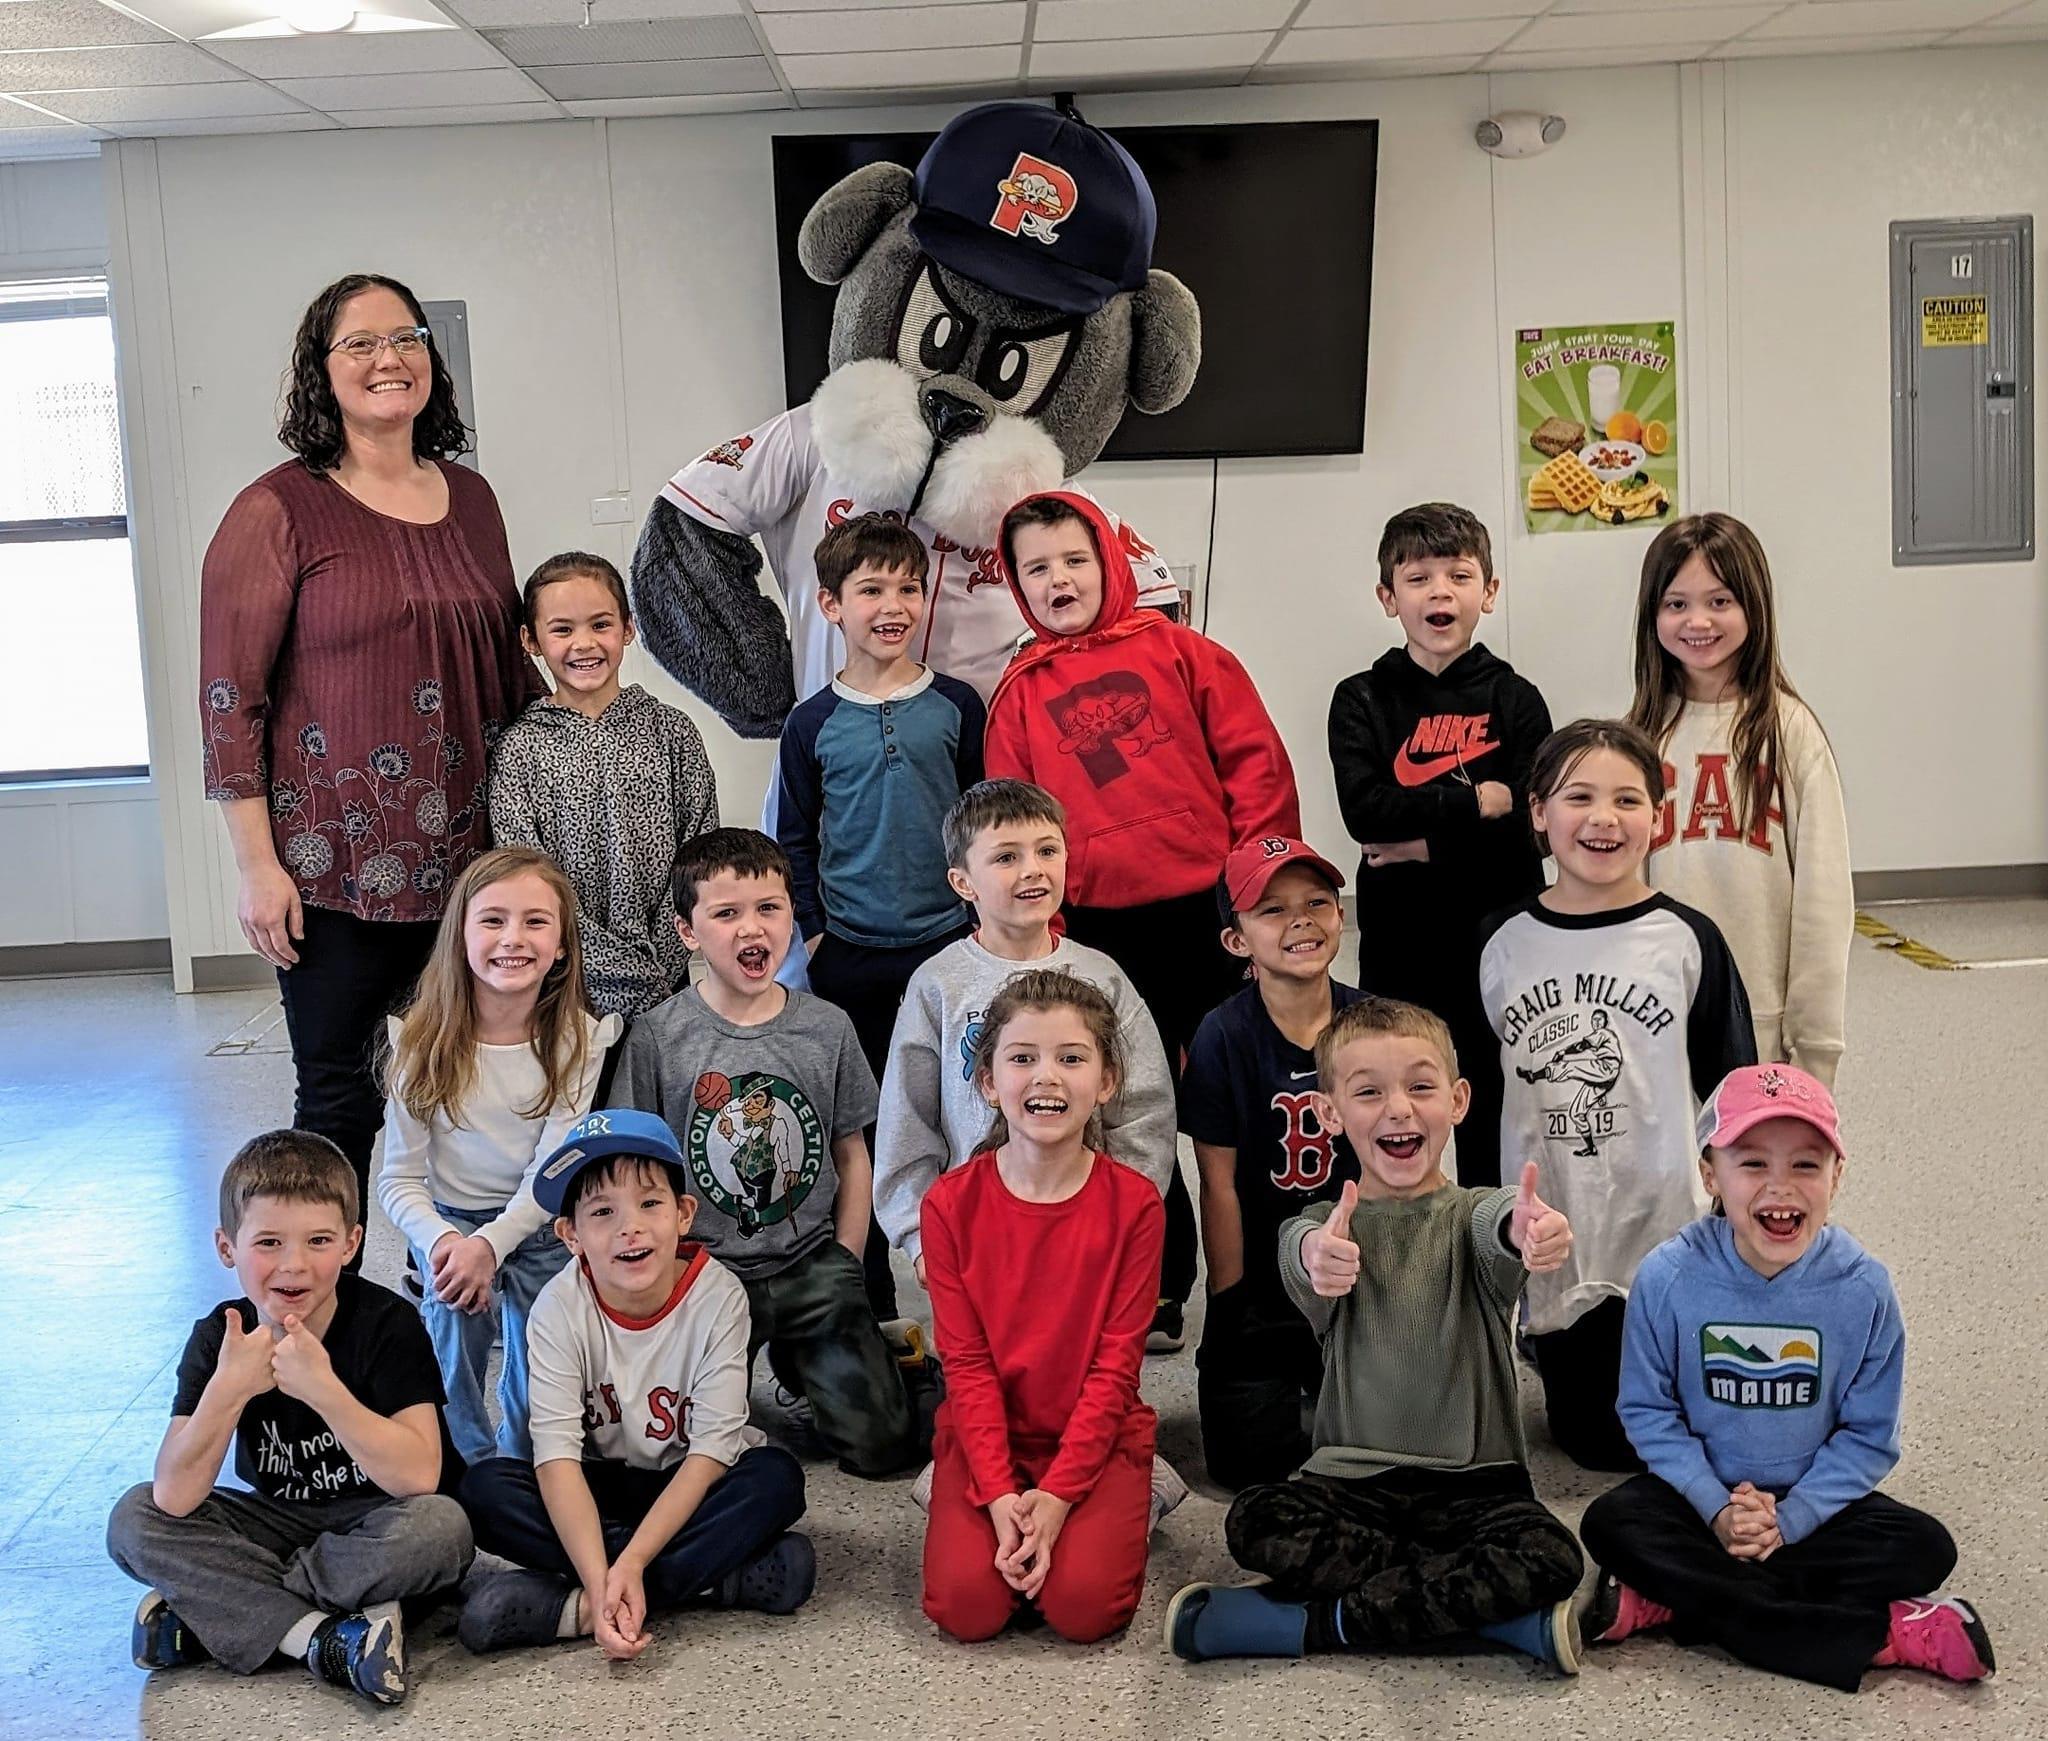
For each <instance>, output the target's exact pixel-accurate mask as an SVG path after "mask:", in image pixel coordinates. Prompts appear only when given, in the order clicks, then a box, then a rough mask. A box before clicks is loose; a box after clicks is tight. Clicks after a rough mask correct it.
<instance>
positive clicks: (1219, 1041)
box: [1180, 835, 1360, 1488]
mask: <svg viewBox="0 0 2048 1741" xmlns="http://www.w3.org/2000/svg"><path fill="white" fill-rule="evenodd" d="M1343 886H1344V875H1343V873H1342V872H1341V871H1339V870H1338V869H1337V867H1336V866H1335V865H1333V864H1331V863H1330V862H1329V860H1328V859H1325V858H1322V857H1320V856H1319V855H1318V854H1316V853H1314V852H1312V851H1310V849H1309V848H1308V847H1306V846H1304V845H1302V843H1301V842H1300V841H1298V840H1287V839H1283V838H1281V837H1280V836H1278V835H1272V836H1267V837H1264V838H1254V839H1251V840H1247V841H1245V842H1244V843H1243V844H1242V845H1241V846H1239V847H1238V848H1237V849H1236V851H1234V852H1233V853H1231V855H1230V858H1229V859H1228V861H1227V862H1226V863H1225V865H1224V867H1223V879H1222V881H1221V882H1220V883H1219V884H1218V885H1217V890H1216V901H1217V907H1218V909H1219V914H1220V917H1221V919H1222V921H1223V946H1224V947H1225V948H1226V949H1228V950H1229V951H1230V952H1231V953H1232V954H1233V955H1241V956H1247V957H1249V958H1250V960H1251V961H1252V962H1253V964H1254V965H1255V966H1256V967H1257V968H1258V975H1257V977H1256V978H1255V979H1254V981H1253V982H1252V983H1251V984H1250V985H1248V986H1246V987H1245V988H1244V990H1242V991H1240V992H1238V993H1236V994H1235V995H1233V996H1232V997H1229V998H1227V999H1225V1000H1224V1002H1222V1003H1220V1004H1218V1005H1217V1006H1216V1008H1215V1009H1213V1010H1211V1011H1210V1012H1209V1014H1208V1016H1207V1017H1206V1018H1204V1020H1203V1022H1202V1025H1201V1028H1200V1030H1199V1031H1198V1032H1197V1033H1196V1035H1195V1041H1194V1044H1193V1045H1192V1046H1191V1047H1190V1048H1189V1049H1188V1067H1187V1072H1186V1074H1185V1075H1184V1076H1183V1077H1182V1079H1181V1110H1180V1125H1181V1129H1182V1130H1184V1131H1186V1132H1187V1134H1188V1135H1189V1137H1191V1138H1192V1139H1193V1141H1194V1145H1195V1159H1196V1161H1197V1163H1198V1164H1199V1167H1200V1172H1201V1179H1202V1245H1203V1249H1204V1251H1205V1252H1206V1253H1207V1256H1208V1260H1209V1311H1208V1317H1207V1319H1206V1321H1205V1323H1204V1326H1203V1330H1202V1346H1201V1349H1200V1350H1199V1352H1198V1353H1197V1354H1196V1356H1195V1368H1196V1383H1195V1388H1196V1395H1197V1397H1198V1399H1199V1403H1200V1408H1201V1418H1202V1450H1203V1454H1204V1456H1205V1457H1206V1458H1207V1460H1208V1464H1209V1474H1210V1477H1211V1478H1212V1479H1213V1480H1214V1481H1215V1482H1216V1483H1217V1484H1218V1485H1219V1486H1223V1487H1229V1488H1239V1487H1250V1486H1253V1485H1255V1484H1257V1483H1260V1482H1265V1481H1284V1480H1285V1479H1286V1478H1287V1477H1288V1476H1290V1475H1292V1474H1293V1473H1294V1471H1295V1470H1296V1469H1298V1468H1300V1467H1301V1465H1302V1463H1303V1461H1304V1460H1305V1459H1306V1458H1307V1456H1308V1453H1309V1434H1308V1428H1307V1425H1306V1421H1307V1419H1308V1418H1309V1416H1311V1415H1312V1414H1313V1412H1314V1409H1315V1403H1316V1398H1317V1396H1318V1394H1319V1393H1320V1391H1321V1389H1322V1382H1323V1352H1322V1348H1321V1346H1320V1344H1318V1342H1317V1341H1316V1338H1315V1336H1314V1334H1313V1333H1312V1332H1311V1331H1310V1329H1309V1327H1308V1323H1307V1320H1305V1319H1304V1318H1303V1317H1302V1315H1301V1313H1300V1312H1299V1311H1298V1310H1297V1309H1296V1308H1295V1306H1294V1304H1293V1302H1292V1301H1290V1300H1289V1299H1288V1298H1287V1295H1286V1292H1285V1291H1284V1290H1283V1289H1282V1287H1281V1285H1280V1261H1279V1236H1280V1229H1281V1227H1282V1225H1283V1224H1285V1223H1286V1222H1287V1221H1289V1220H1291V1219H1292V1218H1293V1217H1294V1216H1296V1215H1299V1214H1300V1213H1301V1212H1302V1211H1303V1209H1305V1208H1306V1207H1307V1206H1308V1204H1310V1203H1311V1202H1314V1201H1315V1200H1317V1199H1318V1198H1326V1197H1334V1196H1335V1195H1336V1194H1337V1192H1338V1191H1339V1190H1340V1189H1341V1188H1342V1187H1343V1184H1344V1181H1345V1180H1347V1179H1356V1178H1357V1177H1358V1161H1357V1159H1356V1157H1354V1156H1353V1154H1352V1153H1351V1150H1350V1147H1349V1145H1348V1144H1347V1143H1346V1142H1345V1140H1344V1133H1343V1132H1342V1131H1327V1130H1325V1129H1324V1127H1323V1124H1322V1121H1321V1120H1320V1119H1319V1118H1317V1116H1316V1110H1315V1104H1314V1101H1315V1090H1316V1059H1315V1044H1316V1037H1317V1036H1318V1035H1319V1034H1321V1033H1322V1031H1323V1030H1324V1029H1325V1028H1327V1027H1328V1026H1329V1025H1330V1018H1331V1017H1332V1016H1333V1015H1334V1014H1335V1013H1336V1012H1337V1011H1338V1010H1340V1009H1342V1008H1343V1007H1344V1006H1345V1005H1346V1004H1350V1003H1356V1002H1357V1001H1358V998H1359V995H1360V994H1359V993H1358V992H1357V991H1355V990H1353V989H1352V988H1351V987H1350V986H1348V985H1340V984H1338V983H1337V982H1336V981H1335V980H1333V979H1331V977H1330V966H1331V964H1332V963H1333V962H1334V961H1335V960H1336V958H1337V944H1338V940H1339V938H1340V937H1341V935H1342V933H1343V928H1344V919H1343V913H1342V909H1341V908H1340V907H1339V905H1338V901H1337V891H1338V890H1339V889H1341V888H1342V887H1343Z"/></svg>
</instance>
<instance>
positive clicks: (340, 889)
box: [199, 273, 540, 1261]
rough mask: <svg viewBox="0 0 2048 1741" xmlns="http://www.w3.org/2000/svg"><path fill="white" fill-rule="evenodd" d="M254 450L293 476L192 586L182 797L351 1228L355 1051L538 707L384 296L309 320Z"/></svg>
mask: <svg viewBox="0 0 2048 1741" xmlns="http://www.w3.org/2000/svg"><path fill="white" fill-rule="evenodd" d="M278 439H279V440H280V441H282V442H283V443H284V445H285V446H286V447H287V448H289V449H291V451H292V453H293V455H294V456H295V457H293V458H291V459H289V460H287V461H285V463H284V464H282V465H280V466H277V467H276V468H274V469H273V470H271V471H268V472H265V473H264V474H263V476H262V477H260V478H258V479H257V480H256V481H255V482H254V483H252V484H251V485H249V487H248V488H247V489H245V490H243V491H242V493H241V494H240V495H239V496H237V497H236V498H235V500H234V502H233V504H232V505H231V506H230V507H229V509H228V511H227V515H226V517H225V518H224V519H223V520H222V521H221V524H220V530H219V531H217V532H216V533H215V534H214V537H213V542H212V544H211V545H210V546H209V547H208V548H207V552H206V562H205V567H204V569H203V571H202V575H201V582H200V608H199V617H200V623H199V670H200V702H199V705H200V726H201V736H202V738H203V740H204V746H205V773H206V795H207V796H208V797H209V798H213V799H217V800H218V801H219V802H220V805H221V813H222V815H223V816H224V817H225V818H226V821H227V825H228V834H229V837H230V839H231V840H232V841H233V843H234V854H235V868H236V871H237V874H238V877H239V880H240V885H241V888H240V895H239V898H238V900H237V903H236V915H237V917H238V918H239V920H240V922H241V926H242V934H243V935H244V936H245V937H247V938H248V940H249V944H250V947H252V948H253V949H255V950H256V952H257V953H258V954H260V955H261V956H262V957H263V958H264V960H266V961H268V962H270V963H271V964H272V965H273V966H274V967H276V969H277V970H278V983H279V985H280V986H281V987H282V988H283V995H284V1012H285V1024H286V1027H287V1029H288V1031H289V1032H290V1035H291V1047H292V1062H293V1065H294V1066H295V1068H296V1070H297V1072H298V1099H297V1106H296V1108H295V1110H294V1114H293V1123H295V1124H296V1125H298V1126H299V1127H300V1128H301V1129H304V1130H311V1131H317V1132H319V1133H320V1134H321V1135H323V1136H327V1137H331V1138H332V1139H333V1140H334V1141H335V1142H336V1143H338V1144H339V1145H340V1147H341V1149H342V1152H343V1153H344V1154H346V1155H347V1156H348V1158H349V1160H350V1161H351V1162H353V1163H354V1166H355V1169H356V1178H357V1181H358V1182H359V1183H360V1184H362V1185H363V1186H364V1187H365V1190H364V1201H365V1202H367V1201H368V1190H367V1186H368V1173H369V1163H370V1147H371V1144H372V1142H373V1141H374V1140H375V1138H376V1134H377V1129H378V1126H379V1124H380V1123H381V1122H382V1119H383V1095H382V1091H381V1090H380V1088H379V1087H378V1084H377V1078H376V1075H375V1070H374V1061H373V1057H372V1050H371V1048H372V1043H373V1040H374V1037H375V1035H376V1033H377V1031H378V1028H379V1025H380V1024H381V1023H382V1021H383V1019H384V1017H385V1015H386V1014H387V1013H388V1012H389V1011H390V1010H391V1009H392V1008H393V1007H394V1005H396V1004H397V1003H399V1002H400V1001H401V1000H402V999H403V998H404V997H405V995H406V993H407V992H408V991H409V990H410V989H411V986H412V983H413V981H414V980H415V979H416V978H417V977H418V976H419V972H420V969H421V968H422V967H423V966H424V965H425V963H426V959H427V955H428V951H429V949H430V948H431V946H432V944H433V940H434V930H435V925H436V922H437V921H438V919H439V918H440V916H441V909H442V905H443V902H444V900H445V898H446V892H447V889H448V887H449V885H450V883H451V882H452V881H453V880H454V878H455V877H456V875H457V874H458V873H460V871H461V870H462V868H463V867H464V866H465V865H466V864H468V863H469V861H470V860H471V859H472V858H474V857H475V856H476V855H477V854H478V853H479V852H480V851H482V850H483V849H484V848H485V847H487V846H489V845H490V838H489V827H488V821H489V819H488V813H487V810H486V807H485V799H484V773H485V767H484V761H485V756H486V754H487V753H488V751H489V749H490V746H491V745H492V743H493V742H495V740H496V738H497V736H498V733H499V732H500V731H502V730H503V729H504V727H505V726H506V725H508V724H510V723H511V721H512V720H514V719H515V718H517V717H518V715H519V712H520V710H521V709H522V708H523V707H524V706H525V705H526V703H527V701H528V700H529V699H530V698H531V697H532V696H533V695H535V694H536V693H538V691H539V687H540V685H539V679H538V676H537V674H536V673H535V671H534V669H533V666H532V664H531V663H530V662H529V661H528V659H527V658H526V655H525V654H524V653H523V652H522V651H521V650H520V645H519V595H518V591H517V588H516V585H515V582H514V579H513V573H512V559H511V554H510V552H509V550H508V549H507V548H506V542H505V522H504V520H503V518H502V516H501V515H500V514H499V512H498V502H497V498H496V497H495V496H493V495H492V494H491V488H490V485H488V484H487V483H485V482H484V480H483V479H482V478H481V477H480V476H478V475H477V473H475V472H474V471H471V470H468V469H466V468H464V467H462V466H458V465H455V464H454V463H452V462H453V460H454V458H455V456H456V455H457V454H459V453H462V452H463V451H465V450H466V449H467V448H468V446H469V432H468V430H467V429H466V428H465V427H464V425H463V422H462V418H461V416H460V414H459V412H458V410H457V408H456V404H455V384H454V381H453V380H452V379H451V377H450V376H449V373H448V368H447V365H446V364H445V363H444V362H443V361H442V360H441V357H440V355H439V354H438V353H437V352H436V351H435V349H434V342H433V338H432V335H431V334H430V333H429V331H428V329H427V324H426V316H425V314H424V313H423V311H422V310H421V308H420V304H419V301H418V299H417V298H416V297H415V296H414V295H413V293H412V292H411V291H410V290H408V289H406V287H405V286H404V285H403V284H400V283H397V282H396V281H394V280H393V279H390V278H383V277H379V276H377V275H376V274H374V273H352V274H350V275H349V276H348V277H346V278H341V279H337V280H336V281H335V282H334V283H332V284H330V285H328V287H327V288H326V289H325V290H323V291H321V292H320V294H319V295H318V296H316V297H314V299H313V301H312V304H311V305H310V306H309V307H308V308H307V310H306V312H305V315H304V317H303V318H302V319H301V320H300V322H299V330H298V335H297V337H296V338H295V340H294V341H293V344H292V360H291V369H290V374H289V377H288V379H287V382H286V385H285V393H284V414H283V417H282V419H281V421H280V423H279V426H278ZM358 1261H360V1260H358Z"/></svg>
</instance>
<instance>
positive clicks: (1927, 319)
mask: <svg viewBox="0 0 2048 1741" xmlns="http://www.w3.org/2000/svg"><path fill="white" fill-rule="evenodd" d="M1990 342H1991V316H1990V313H1989V311H1988V309H1987V306H1986V303H1985V299H1984V298H1983V297H1981V296H1923V297H1921V299H1920V343H1921V344H1922V346H1924V347H1925V348H1927V349H1929V350H1933V349H1937V348H1939V347H1940V346H1943V345H1982V344H1989V343H1990Z"/></svg>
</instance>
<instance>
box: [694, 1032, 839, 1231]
mask: <svg viewBox="0 0 2048 1741" xmlns="http://www.w3.org/2000/svg"><path fill="white" fill-rule="evenodd" d="M695 1100H696V1107H695V1109H694V1111H693V1112H692V1113H691V1116H690V1123H689V1132H688V1135H687V1137H686V1139H685V1142H684V1155H685V1158H686V1159H687V1160H688V1162H689V1167H690V1178H691V1181H692V1183H693V1184H694V1185H695V1187H696V1190H697V1192H698V1194H699V1195H700V1196H702V1197H703V1198H704V1200H705V1201H706V1202H708V1203H710V1204H712V1205H714V1206H715V1207H716V1208H718V1209H721V1210H723V1211H724V1212H725V1213H726V1214H727V1215H729V1216H731V1217H732V1220H733V1224H734V1225H735V1226H736V1227H738V1228H739V1230H740V1234H741V1236H742V1237H743V1238H747V1239H751V1238H752V1237H753V1236H754V1235H755V1234H756V1233H759V1232H760V1231H761V1230H762V1229H763V1228H764V1227H769V1226H772V1225H773V1224H774V1223H776V1222H778V1221H783V1220H787V1219H788V1218H789V1217H790V1216H792V1215H794V1214H795V1213H796V1211H797V1210H798V1209H799V1208H800V1207H801V1206H802V1204H803V1201H804V1199H805V1198H806V1197H808V1196H809V1195H810V1194H811V1187H812V1186H813V1185H815V1184H816V1183H817V1182H818V1174H819V1172H820V1170H821V1169H822V1168H823V1166H824V1164H825V1146H826V1145H825V1132H824V1127H823V1125H822V1124H821V1123H820V1122H819V1119H818V1115H817V1112H816V1111H815V1109H814V1108H813V1107H812V1105H811V1103H810V1101H809V1099H808V1098H807V1097H806V1096H805V1094H804V1092H803V1090H801V1089H800V1088H797V1087H795V1086H794V1085H793V1084H791V1083H788V1082H785V1081H783V1080H782V1078H781V1077H779V1076H768V1075H763V1074H760V1073H753V1074H749V1075H742V1076H739V1077H728V1076H725V1075H723V1074H722V1073H720V1072H719V1071H716V1070H707V1071H705V1072H704V1073H703V1075H701V1076H699V1077H698V1078H697V1085H696V1092H695Z"/></svg>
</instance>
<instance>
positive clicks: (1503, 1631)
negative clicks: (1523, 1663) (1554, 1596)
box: [1479, 1596, 1583, 1675]
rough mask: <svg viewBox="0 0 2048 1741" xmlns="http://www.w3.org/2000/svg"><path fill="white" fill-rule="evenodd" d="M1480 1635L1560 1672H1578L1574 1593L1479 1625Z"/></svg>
mask: <svg viewBox="0 0 2048 1741" xmlns="http://www.w3.org/2000/svg"><path fill="white" fill-rule="evenodd" d="M1479 1636H1480V1637H1481V1638H1490V1639H1492V1640H1493V1641H1494V1643H1496V1644H1505V1645H1507V1646H1508V1647H1509V1648H1510V1649H1512V1650H1519V1651H1520V1652H1522V1654H1523V1655H1524V1656H1533V1657H1534V1658H1535V1659H1536V1660H1537V1661H1538V1662H1540V1663H1544V1664H1547V1665H1548V1666H1549V1667H1550V1668H1552V1669H1555V1670H1556V1671H1557V1672H1558V1673H1559V1674H1561V1675H1575V1674H1577V1673H1578V1672H1579V1660H1580V1657H1581V1656H1582V1654H1583V1650H1582V1646H1581V1644H1580V1641H1579V1608H1578V1600H1577V1598H1576V1596H1567V1597H1566V1598H1565V1599H1564V1600H1563V1601H1562V1602H1553V1603H1552V1604H1551V1605H1550V1606H1549V1607H1548V1608H1538V1609H1535V1610H1533V1611H1532V1612H1530V1613H1528V1614H1517V1615H1516V1616H1515V1617H1514V1619H1512V1620H1500V1621H1496V1622H1495V1623H1494V1624H1493V1625H1491V1626H1482V1627H1480V1629H1479Z"/></svg>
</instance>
